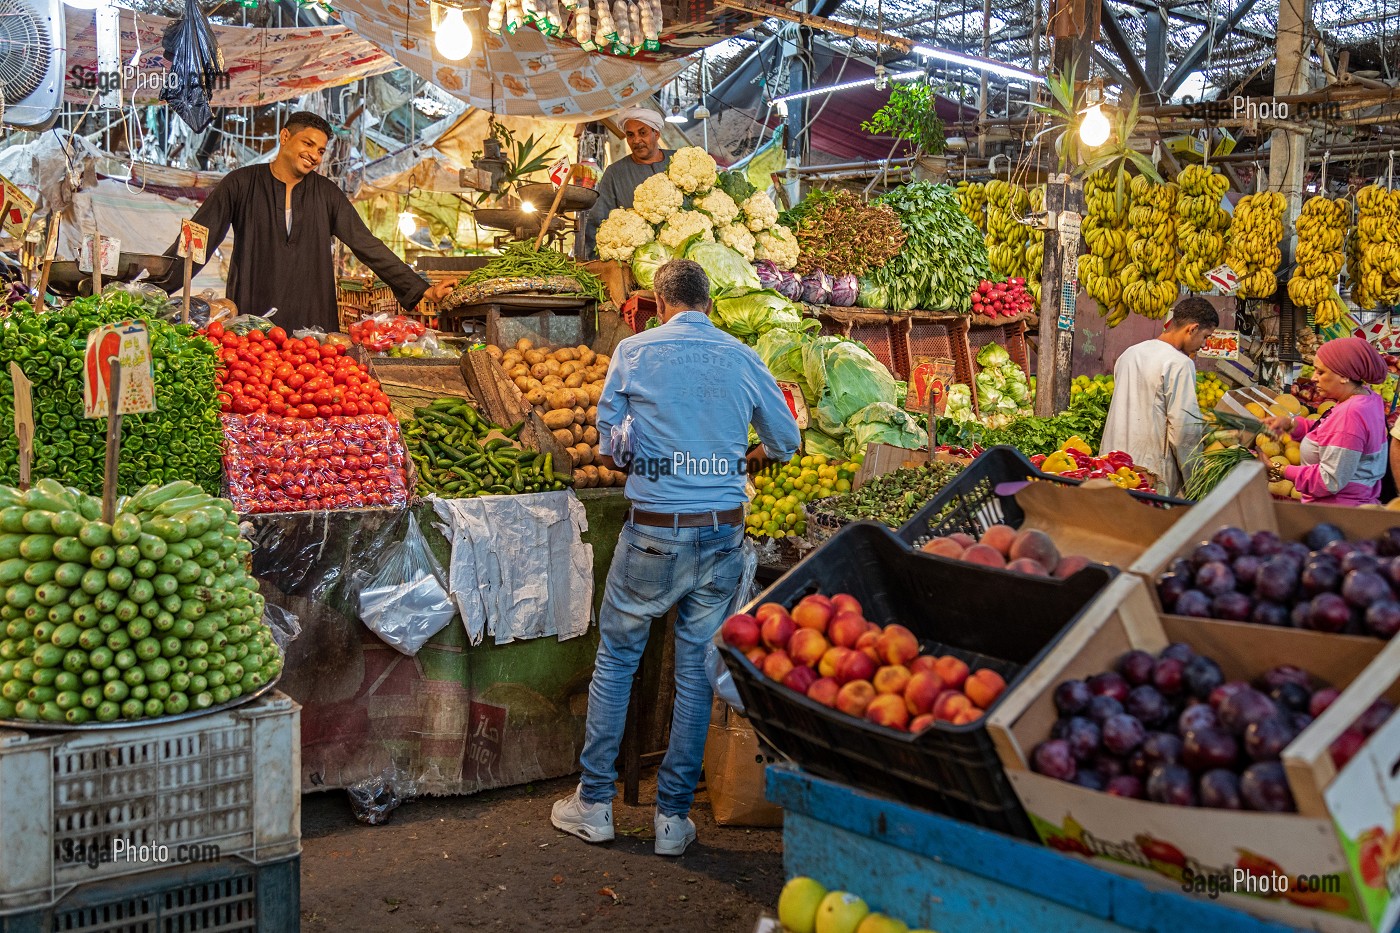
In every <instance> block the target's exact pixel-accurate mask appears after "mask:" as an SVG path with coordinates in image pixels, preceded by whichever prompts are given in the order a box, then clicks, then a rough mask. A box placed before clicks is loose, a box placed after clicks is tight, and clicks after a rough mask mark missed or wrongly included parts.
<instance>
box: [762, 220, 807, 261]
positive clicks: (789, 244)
mask: <svg viewBox="0 0 1400 933" xmlns="http://www.w3.org/2000/svg"><path fill="white" fill-rule="evenodd" d="M753 255H754V258H755V259H767V260H768V261H769V262H771V263H773V264H774V265H775V266H777V267H778V268H779V269H791V268H792V267H794V266H796V265H797V237H795V236H793V235H792V231H791V230H789V229H788V228H787V227H784V226H783V225H782V224H776V225H774V227H773V229H771V230H763V231H760V232H759V233H758V234H756V235H755V236H754V251H753Z"/></svg>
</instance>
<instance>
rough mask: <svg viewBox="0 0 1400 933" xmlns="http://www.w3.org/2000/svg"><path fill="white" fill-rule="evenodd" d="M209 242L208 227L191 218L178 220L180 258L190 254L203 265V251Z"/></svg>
mask: <svg viewBox="0 0 1400 933" xmlns="http://www.w3.org/2000/svg"><path fill="white" fill-rule="evenodd" d="M208 243H209V228H208V227H205V226H203V225H202V224H197V223H195V222H194V221H192V220H182V221H180V247H179V253H180V258H181V259H184V258H185V257H186V256H190V257H192V258H193V259H194V261H195V262H196V263H198V264H199V265H204V253H205V249H206V247H207V245H208Z"/></svg>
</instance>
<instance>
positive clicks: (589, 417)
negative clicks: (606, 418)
mask: <svg viewBox="0 0 1400 933" xmlns="http://www.w3.org/2000/svg"><path fill="white" fill-rule="evenodd" d="M583 420H584V422H585V423H587V424H597V423H598V406H597V405H589V406H588V408H587V409H585V410H584V412H583Z"/></svg>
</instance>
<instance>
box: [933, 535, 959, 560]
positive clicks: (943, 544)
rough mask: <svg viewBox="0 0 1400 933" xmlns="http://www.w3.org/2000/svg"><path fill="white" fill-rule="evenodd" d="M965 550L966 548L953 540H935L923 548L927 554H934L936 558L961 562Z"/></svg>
mask: <svg viewBox="0 0 1400 933" xmlns="http://www.w3.org/2000/svg"><path fill="white" fill-rule="evenodd" d="M965 550H966V548H964V547H963V546H962V545H961V544H959V543H958V542H956V541H954V540H953V539H952V538H934V539H933V540H932V541H930V542H929V543H928V544H925V545H924V547H923V552H924V553H925V554H932V555H934V556H935V557H950V558H952V559H953V560H959V559H960V558H961V557H962V556H963V551H965Z"/></svg>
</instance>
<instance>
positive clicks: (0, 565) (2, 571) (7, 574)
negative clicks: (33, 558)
mask: <svg viewBox="0 0 1400 933" xmlns="http://www.w3.org/2000/svg"><path fill="white" fill-rule="evenodd" d="M28 569H29V561H27V560H25V559H24V558H22V557H12V558H10V559H9V560H5V561H0V586H11V585H12V584H15V583H18V582H20V581H21V580H23V579H24V573H25V571H26V570H28ZM11 605H13V603H12V604H11Z"/></svg>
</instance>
